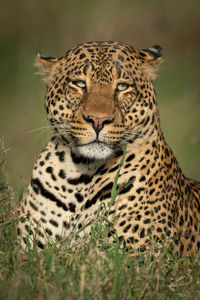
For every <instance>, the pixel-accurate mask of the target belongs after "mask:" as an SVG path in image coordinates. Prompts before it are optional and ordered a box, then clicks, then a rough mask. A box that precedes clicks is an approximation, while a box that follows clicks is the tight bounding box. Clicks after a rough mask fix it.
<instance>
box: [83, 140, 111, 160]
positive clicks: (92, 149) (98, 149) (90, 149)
mask: <svg viewBox="0 0 200 300" xmlns="http://www.w3.org/2000/svg"><path fill="white" fill-rule="evenodd" d="M78 151H79V153H80V154H81V156H83V157H86V158H89V159H94V160H101V159H104V160H105V159H107V158H108V157H109V156H110V155H111V154H112V149H111V148H109V147H108V146H107V145H106V144H104V143H101V142H93V143H89V144H86V145H81V146H79V147H78Z"/></svg>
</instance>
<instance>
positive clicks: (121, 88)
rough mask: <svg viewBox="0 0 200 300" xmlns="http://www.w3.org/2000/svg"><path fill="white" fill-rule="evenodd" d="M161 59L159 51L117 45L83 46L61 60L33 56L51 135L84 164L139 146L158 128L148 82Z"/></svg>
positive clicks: (94, 43)
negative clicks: (44, 89)
mask: <svg viewBox="0 0 200 300" xmlns="http://www.w3.org/2000/svg"><path fill="white" fill-rule="evenodd" d="M161 59H162V58H161V47H159V46H153V47H152V48H150V49H144V50H136V49H134V48H133V47H131V46H128V45H126V44H123V43H119V42H87V43H85V44H81V45H78V46H77V47H74V48H72V49H71V50H69V51H68V52H67V53H66V55H64V56H63V57H61V58H52V57H42V56H41V55H38V63H39V65H40V67H41V69H42V71H43V72H44V73H45V74H46V77H45V81H46V84H47V96H46V110H47V114H48V119H49V121H50V123H51V124H52V125H53V127H54V129H55V132H56V134H57V135H59V136H60V137H61V138H62V139H63V140H65V141H66V143H68V144H69V145H71V147H72V148H74V149H76V150H77V151H79V153H80V154H81V155H82V156H84V157H87V158H90V159H106V158H108V157H109V156H110V155H111V154H112V152H113V151H115V150H116V149H119V148H121V147H124V144H130V145H132V146H137V145H138V144H141V143H142V141H143V140H145V139H147V138H148V137H149V136H150V135H152V134H153V133H155V131H156V127H158V124H156V123H157V122H159V120H158V119H159V118H158V110H157V105H156V102H155V93H154V88H153V84H152V80H153V79H154V75H155V69H156V66H157V65H158V63H159V62H160V61H161Z"/></svg>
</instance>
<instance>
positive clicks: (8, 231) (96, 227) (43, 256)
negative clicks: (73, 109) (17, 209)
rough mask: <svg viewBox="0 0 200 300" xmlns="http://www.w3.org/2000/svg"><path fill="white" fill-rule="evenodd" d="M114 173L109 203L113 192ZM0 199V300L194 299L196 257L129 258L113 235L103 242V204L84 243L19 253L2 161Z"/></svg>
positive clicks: (199, 292)
mask: <svg viewBox="0 0 200 300" xmlns="http://www.w3.org/2000/svg"><path fill="white" fill-rule="evenodd" d="M122 163H123V160H122ZM118 175H119V172H118V173H117V174H116V178H115V183H114V185H113V189H112V197H113V198H112V200H113V199H115V197H116V195H117V193H118V192H119V190H118V189H117V178H118ZM0 195H1V196H0V197H1V198H0V209H1V226H0V234H1V236H0V238H1V241H0V299H4V300H5V299H12V300H15V299H20V300H23V299H56V300H59V299H199V298H200V257H189V258H182V259H177V258H175V257H172V256H171V255H170V254H169V252H168V251H167V249H164V248H163V249H162V251H161V253H160V254H159V256H157V257H154V256H153V254H152V251H151V250H149V252H148V253H147V254H146V255H145V256H144V255H142V254H139V253H138V255H137V256H130V255H129V252H128V251H127V250H128V249H127V248H126V245H123V244H121V242H120V241H119V240H118V239H117V237H116V238H115V241H116V243H115V244H108V243H107V242H106V239H105V237H106V235H107V232H108V230H110V226H111V225H110V223H109V222H108V221H107V214H106V208H105V207H104V206H102V207H101V208H102V209H99V213H98V214H97V217H96V220H95V221H94V223H93V226H92V233H91V236H90V238H89V239H88V240H87V241H84V242H81V243H79V244H76V245H74V244H72V243H71V242H70V238H69V239H67V240H65V241H62V242H59V244H58V243H55V244H49V245H48V246H47V247H46V248H45V249H44V251H40V252H38V251H37V249H36V248H34V250H30V249H27V250H26V251H25V252H22V250H21V249H20V246H19V244H18V241H17V239H16V233H15V221H16V219H15V216H14V214H12V210H13V192H12V189H11V188H10V186H9V185H8V183H7V180H6V176H5V172H4V161H1V172H0ZM110 206H111V205H110ZM110 206H108V208H107V209H108V210H109V209H110ZM77 243H78V242H77Z"/></svg>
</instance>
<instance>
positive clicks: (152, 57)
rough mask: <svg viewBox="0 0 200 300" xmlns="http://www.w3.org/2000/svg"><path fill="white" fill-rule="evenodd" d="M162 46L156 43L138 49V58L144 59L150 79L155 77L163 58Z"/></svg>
mask: <svg viewBox="0 0 200 300" xmlns="http://www.w3.org/2000/svg"><path fill="white" fill-rule="evenodd" d="M162 56H163V51H162V48H161V47H160V46H158V45H154V46H153V47H151V48H148V49H143V50H139V51H138V58H139V59H140V60H141V61H142V63H143V67H144V71H145V73H146V75H147V76H148V77H149V78H150V79H152V80H153V79H155V77H156V71H157V69H158V66H159V64H160V63H161V62H162V60H163V58H162Z"/></svg>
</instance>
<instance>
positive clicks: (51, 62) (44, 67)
mask: <svg viewBox="0 0 200 300" xmlns="http://www.w3.org/2000/svg"><path fill="white" fill-rule="evenodd" d="M57 62H58V58H54V57H49V56H41V54H40V53H38V55H37V60H36V66H37V67H38V68H39V74H42V75H44V79H45V81H46V82H48V78H49V76H50V74H51V71H52V69H53V68H54V66H55V65H56V63H57Z"/></svg>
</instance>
